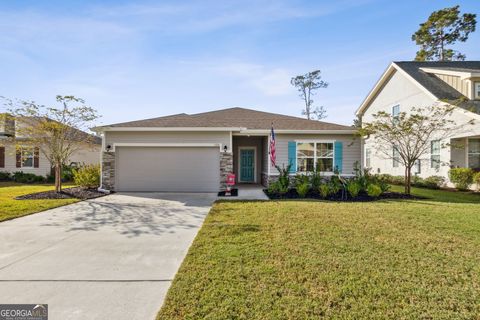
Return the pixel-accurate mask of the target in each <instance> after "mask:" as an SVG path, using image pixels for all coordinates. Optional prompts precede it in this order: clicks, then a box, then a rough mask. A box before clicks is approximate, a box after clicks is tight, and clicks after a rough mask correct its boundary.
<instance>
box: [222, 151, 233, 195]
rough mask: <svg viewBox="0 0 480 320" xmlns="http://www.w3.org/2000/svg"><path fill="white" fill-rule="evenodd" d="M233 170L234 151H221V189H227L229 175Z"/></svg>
mask: <svg viewBox="0 0 480 320" xmlns="http://www.w3.org/2000/svg"><path fill="white" fill-rule="evenodd" d="M232 172H233V153H231V152H220V191H223V190H226V189H227V175H228V174H229V173H232Z"/></svg>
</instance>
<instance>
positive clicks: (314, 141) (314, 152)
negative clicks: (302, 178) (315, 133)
mask: <svg viewBox="0 0 480 320" xmlns="http://www.w3.org/2000/svg"><path fill="white" fill-rule="evenodd" d="M295 142H296V145H295V172H297V173H302V174H308V173H310V172H312V171H298V156H297V152H298V151H297V150H298V144H299V143H314V144H315V145H314V146H313V165H314V166H316V165H317V163H316V160H317V146H316V144H317V143H331V144H332V160H333V161H332V167H333V171H320V173H332V174H333V173H334V172H335V140H295ZM321 159H330V158H325V157H322V158H321Z"/></svg>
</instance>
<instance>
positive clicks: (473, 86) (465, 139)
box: [356, 61, 480, 183]
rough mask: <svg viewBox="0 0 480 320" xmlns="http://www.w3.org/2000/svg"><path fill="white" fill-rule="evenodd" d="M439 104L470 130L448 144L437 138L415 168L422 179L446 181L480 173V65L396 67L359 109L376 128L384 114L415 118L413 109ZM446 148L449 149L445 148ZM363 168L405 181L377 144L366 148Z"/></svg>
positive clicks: (399, 167) (451, 63) (370, 142)
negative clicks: (455, 173)
mask: <svg viewBox="0 0 480 320" xmlns="http://www.w3.org/2000/svg"><path fill="white" fill-rule="evenodd" d="M439 104H450V105H453V106H455V108H454V112H453V113H452V115H451V119H449V120H453V121H454V122H455V123H456V124H458V125H461V124H466V123H468V122H469V121H471V120H473V125H466V126H465V128H464V129H463V130H459V131H458V132H453V133H452V136H451V137H449V138H448V139H445V141H441V140H439V139H437V138H436V137H433V139H432V140H431V141H430V152H429V154H427V155H426V156H425V157H422V158H421V159H420V160H419V161H417V164H416V166H415V168H414V172H413V173H414V174H416V175H418V176H420V177H423V178H425V177H428V176H434V175H436V176H443V177H444V178H445V179H446V181H447V183H449V181H448V171H449V170H450V168H453V167H464V168H472V169H475V170H480V61H448V62H417V61H402V62H392V63H391V64H390V65H389V66H388V68H387V69H386V70H385V72H384V73H383V75H382V76H381V77H380V79H379V80H378V82H377V83H376V84H375V86H374V87H373V89H372V90H371V92H370V93H369V94H368V96H367V97H366V98H365V100H364V101H363V103H362V104H361V105H360V107H359V108H358V110H357V112H356V115H357V116H358V117H359V118H360V119H361V121H362V122H364V123H366V122H371V121H372V120H373V119H374V118H373V115H374V114H375V113H377V112H379V111H384V112H387V113H391V114H392V116H395V115H396V114H399V113H400V112H405V113H407V114H408V113H409V112H411V109H412V108H413V107H415V108H419V107H428V106H435V105H439ZM442 146H445V147H442ZM362 148H363V166H364V167H369V168H372V171H373V172H374V173H388V174H392V175H402V176H403V175H404V168H403V167H402V165H401V164H400V163H399V161H397V160H396V158H395V154H394V148H393V146H392V156H391V157H385V156H384V155H382V154H380V153H379V152H378V148H377V146H376V145H375V144H374V141H373V139H372V138H370V139H366V140H364V142H363V147H362ZM397 156H398V154H397Z"/></svg>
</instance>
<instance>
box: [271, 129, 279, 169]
mask: <svg viewBox="0 0 480 320" xmlns="http://www.w3.org/2000/svg"><path fill="white" fill-rule="evenodd" d="M276 161H277V154H276V152H275V131H274V130H273V124H272V131H271V132H270V163H271V164H272V166H275V163H276Z"/></svg>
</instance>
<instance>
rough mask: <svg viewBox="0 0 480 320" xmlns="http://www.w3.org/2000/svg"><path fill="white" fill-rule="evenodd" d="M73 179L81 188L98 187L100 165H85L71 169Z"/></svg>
mask: <svg viewBox="0 0 480 320" xmlns="http://www.w3.org/2000/svg"><path fill="white" fill-rule="evenodd" d="M73 180H74V181H75V184H77V185H79V186H80V187H82V188H98V187H99V186H100V165H86V166H83V167H81V168H79V169H73Z"/></svg>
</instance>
